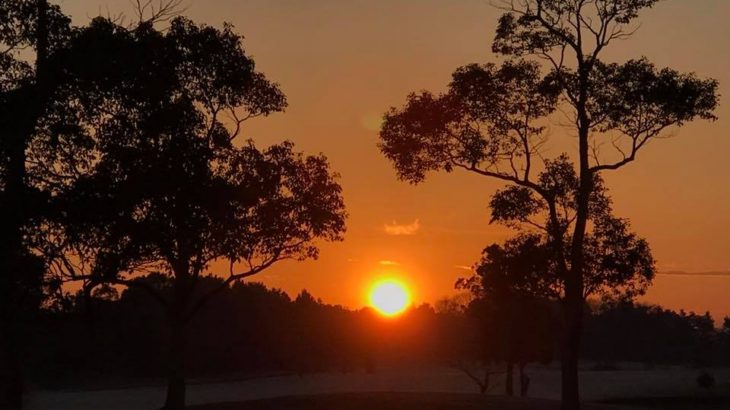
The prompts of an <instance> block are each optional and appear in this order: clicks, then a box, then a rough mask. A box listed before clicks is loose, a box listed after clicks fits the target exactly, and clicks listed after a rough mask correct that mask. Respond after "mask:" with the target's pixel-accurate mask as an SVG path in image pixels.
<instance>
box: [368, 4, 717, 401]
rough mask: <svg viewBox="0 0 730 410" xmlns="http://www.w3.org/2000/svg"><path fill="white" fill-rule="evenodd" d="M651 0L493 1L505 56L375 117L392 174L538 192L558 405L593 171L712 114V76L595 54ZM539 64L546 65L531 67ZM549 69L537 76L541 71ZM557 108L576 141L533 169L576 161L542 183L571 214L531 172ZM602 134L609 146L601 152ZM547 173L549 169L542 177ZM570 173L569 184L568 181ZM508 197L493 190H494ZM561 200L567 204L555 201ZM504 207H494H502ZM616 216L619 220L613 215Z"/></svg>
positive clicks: (526, 198)
mask: <svg viewBox="0 0 730 410" xmlns="http://www.w3.org/2000/svg"><path fill="white" fill-rule="evenodd" d="M654 3H656V0H631V1H624V0H599V1H590V2H587V1H581V0H575V1H573V0H571V1H562V0H561V1H558V0H524V1H504V2H501V3H500V7H502V8H503V9H504V11H505V13H504V14H503V16H502V17H501V18H500V20H499V24H498V27H497V32H496V36H495V39H494V42H493V51H494V52H495V53H498V54H502V55H505V56H507V57H508V58H510V59H509V60H507V61H506V62H505V63H503V64H502V66H499V67H498V66H496V65H491V64H488V65H483V66H479V65H470V66H466V67H462V68H460V69H457V70H456V72H455V73H454V76H453V80H452V82H451V84H450V86H449V90H448V92H447V93H445V94H443V95H433V94H432V93H429V92H423V93H420V94H411V95H410V96H409V97H408V99H407V102H406V104H405V106H404V107H403V108H401V109H396V108H393V109H391V110H390V111H389V112H388V113H386V115H385V122H384V124H383V126H382V129H381V133H380V137H381V141H380V144H379V145H380V149H381V151H382V152H383V154H384V155H385V156H386V157H388V158H389V159H390V160H392V161H393V163H394V165H395V168H396V170H397V172H398V176H399V177H400V178H401V179H404V180H407V181H409V182H411V183H419V182H421V181H423V179H424V178H425V176H426V175H427V173H428V172H431V171H439V170H444V171H447V172H450V171H452V170H453V169H456V168H461V169H465V170H468V171H470V172H474V173H476V174H479V175H483V176H486V177H491V178H496V179H498V180H502V181H505V182H507V183H509V184H510V185H511V186H514V187H517V188H510V190H508V191H507V192H508V193H509V196H510V198H509V201H508V202H509V203H514V204H519V205H528V206H534V205H535V204H534V198H533V197H537V198H539V199H540V200H541V201H544V203H545V205H546V208H545V209H544V212H543V213H544V215H545V216H544V221H545V224H543V225H542V228H545V231H546V234H547V235H548V237H549V241H550V243H551V246H552V248H553V253H554V255H555V264H556V269H557V274H558V277H559V279H560V281H561V282H562V285H561V286H562V288H563V292H564V296H563V298H562V301H563V303H562V304H561V306H562V307H563V321H564V324H565V325H564V329H565V332H564V333H565V334H564V338H563V339H564V341H563V349H562V352H561V358H562V364H563V371H562V374H563V380H562V386H563V391H562V399H563V406H564V408H565V409H570V410H574V409H578V408H579V407H580V403H579V394H578V351H579V347H580V344H581V342H580V338H581V328H582V319H583V311H584V300H585V294H586V286H585V284H586V276H587V275H588V272H590V270H591V267H590V266H589V265H590V261H589V260H588V258H589V257H588V255H590V252H591V249H590V244H589V243H590V232H591V229H590V228H591V225H592V223H591V222H592V217H593V215H592V211H591V208H592V207H594V206H595V204H593V202H594V198H595V192H596V190H597V189H599V190H600V178H599V174H600V173H601V172H603V171H609V170H616V169H619V168H621V167H623V166H625V165H627V164H629V163H630V162H632V161H634V160H635V159H636V157H637V154H638V152H639V151H640V150H642V149H643V148H644V147H645V146H646V145H647V143H648V142H649V141H651V140H653V139H655V138H657V137H658V136H661V135H662V132H663V131H664V130H666V129H668V128H670V127H677V126H681V125H683V124H684V123H686V122H688V121H691V120H694V119H698V118H699V119H709V120H712V119H715V116H714V114H713V112H714V110H715V108H716V106H717V98H718V97H717V82H716V81H715V80H711V79H709V80H706V79H700V78H698V77H697V76H696V75H694V74H683V73H679V72H677V71H675V70H672V69H669V68H663V69H657V68H656V67H654V65H653V64H651V63H649V62H648V61H647V60H645V59H639V60H631V61H628V62H626V63H624V64H614V63H605V62H603V61H601V60H600V57H601V54H602V52H603V51H604V50H605V49H606V47H608V46H609V45H610V44H612V43H613V42H614V41H615V40H619V39H623V38H626V37H629V36H630V35H631V34H633V31H634V30H632V29H631V24H632V23H633V21H634V20H635V19H636V18H637V17H638V14H639V12H640V11H641V10H642V9H645V8H648V7H651V6H653V5H654ZM537 61H541V62H543V63H545V64H543V65H540V64H539V63H538V62H537ZM543 66H547V68H548V70H549V71H548V73H547V74H546V75H543V74H542V72H541V68H543ZM558 107H560V108H561V110H560V112H561V113H564V114H565V115H567V116H568V120H569V121H570V125H568V126H567V127H568V128H569V129H570V130H571V133H572V134H574V135H576V136H577V138H578V144H577V151H576V152H575V153H574V155H571V156H570V157H569V158H570V160H568V157H559V158H557V159H553V160H551V161H547V162H546V163H545V164H544V165H543V167H544V168H550V167H556V166H557V167H558V168H561V169H567V168H566V167H565V166H564V165H565V164H570V163H571V162H572V161H574V162H575V165H574V166H573V165H570V168H571V169H574V171H572V172H573V176H570V178H573V179H574V180H573V181H570V178H562V177H561V178H559V179H558V181H557V183H556V184H555V185H554V186H550V185H549V186H550V187H551V188H555V189H558V190H562V189H568V191H566V192H564V193H563V194H562V195H559V196H561V197H562V198H564V199H567V200H569V201H570V203H571V204H570V208H572V209H574V211H575V213H574V217H573V218H572V219H569V220H570V222H571V223H570V225H569V226H566V225H565V224H564V223H563V222H561V218H560V216H559V214H558V209H557V206H558V205H561V204H558V203H557V202H556V201H555V200H556V198H555V192H553V191H551V190H550V189H546V186H545V185H544V184H541V183H540V177H539V175H538V176H537V179H536V171H537V169H536V168H537V167H538V164H537V163H536V162H537V160H538V159H540V158H542V157H543V154H544V152H542V151H541V147H542V146H543V145H544V143H545V142H546V140H547V139H548V135H547V133H546V127H545V124H546V121H547V120H548V119H549V118H550V117H551V115H550V114H551V113H553V112H554V111H555V110H556V109H557V108H558ZM606 142H610V143H611V146H612V147H613V148H614V149H613V150H610V149H609V150H606V149H605V148H604V149H601V147H602V146H604V145H605V143H606ZM551 174H552V172H548V175H551ZM569 181H570V183H568V182H569ZM504 195H506V194H504V193H503V196H504ZM563 205H565V204H563ZM525 209H526V210H527V215H524V214H522V209H520V208H517V207H515V208H512V211H510V212H507V213H506V214H505V215H506V216H507V217H506V218H505V219H507V220H510V221H515V222H522V223H526V224H530V223H531V222H532V221H530V220H521V219H524V217H526V216H529V215H532V214H534V213H535V212H534V211H535V210H534V209H532V208H529V207H528V208H525ZM504 211H505V210H503V212H504ZM613 221H614V223H619V221H620V220H618V219H614V220H613Z"/></svg>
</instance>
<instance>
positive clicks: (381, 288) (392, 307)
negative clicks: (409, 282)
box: [370, 279, 411, 316]
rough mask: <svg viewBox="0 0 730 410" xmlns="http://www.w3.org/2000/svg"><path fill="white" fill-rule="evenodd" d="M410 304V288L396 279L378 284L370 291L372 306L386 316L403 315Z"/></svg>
mask: <svg viewBox="0 0 730 410" xmlns="http://www.w3.org/2000/svg"><path fill="white" fill-rule="evenodd" d="M410 303H411V295H410V292H409V291H408V288H407V287H406V285H404V284H403V283H401V282H399V281H397V280H394V279H386V280H382V281H379V282H376V283H375V284H374V285H373V287H372V288H371V290H370V305H371V306H372V307H374V308H375V309H376V310H377V311H378V312H380V313H382V314H383V315H385V316H395V315H398V314H399V313H402V312H403V311H404V310H405V309H406V308H407V307H408V305H409V304H410Z"/></svg>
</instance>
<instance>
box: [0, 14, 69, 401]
mask: <svg viewBox="0 0 730 410" xmlns="http://www.w3.org/2000/svg"><path fill="white" fill-rule="evenodd" d="M69 26H70V19H68V18H67V17H66V16H64V15H63V14H62V13H61V12H60V10H59V8H58V7H57V6H50V5H49V4H48V2H47V1H46V0H8V1H3V2H2V4H0V232H2V236H1V237H0V407H3V408H9V409H19V408H21V407H22V403H23V400H22V395H23V389H24V387H23V382H22V379H23V376H22V373H21V363H20V361H19V354H18V346H19V345H20V344H22V342H21V341H20V340H18V339H17V336H18V335H19V334H20V329H21V328H22V326H21V323H22V320H23V318H25V317H27V314H29V313H32V312H33V311H34V310H35V309H37V307H38V306H39V304H40V303H41V302H42V293H43V290H44V289H43V288H44V278H43V274H44V272H45V268H44V260H43V259H42V258H40V257H39V256H38V255H37V254H36V253H34V252H33V250H32V247H33V240H32V238H31V236H32V233H33V232H34V231H35V229H36V228H37V227H38V226H39V224H40V222H39V216H41V215H43V214H44V213H45V211H46V206H45V203H46V201H47V195H46V192H44V191H43V190H42V189H40V188H41V187H39V186H38V185H37V184H35V182H36V181H34V180H33V179H32V176H31V175H30V174H29V172H28V169H27V165H28V152H27V150H28V146H29V145H31V144H32V142H33V141H34V139H35V137H36V135H35V128H36V125H37V123H38V121H39V120H40V119H41V118H42V115H43V112H44V110H45V108H46V106H47V105H48V101H49V98H50V96H51V94H52V93H53V91H54V89H55V88H56V87H57V84H55V83H54V82H53V80H52V78H50V76H49V75H48V73H47V68H46V60H47V58H48V55H49V54H51V53H53V52H54V51H56V50H57V49H59V48H60V47H61V46H62V45H63V43H64V41H65V40H66V39H67V38H68V36H69V34H70V27H69ZM29 55H31V56H32V57H27V56H29ZM33 57H34V59H33Z"/></svg>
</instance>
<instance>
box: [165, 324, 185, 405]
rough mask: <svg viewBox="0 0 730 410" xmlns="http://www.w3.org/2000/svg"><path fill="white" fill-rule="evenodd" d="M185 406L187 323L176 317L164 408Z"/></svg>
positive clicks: (169, 357) (172, 333)
mask: <svg viewBox="0 0 730 410" xmlns="http://www.w3.org/2000/svg"><path fill="white" fill-rule="evenodd" d="M184 408H185V325H184V323H183V321H182V320H178V318H174V319H173V320H172V323H171V324H170V346H169V354H168V370H167V396H166V398H165V406H164V407H163V409H164V410H182V409H184Z"/></svg>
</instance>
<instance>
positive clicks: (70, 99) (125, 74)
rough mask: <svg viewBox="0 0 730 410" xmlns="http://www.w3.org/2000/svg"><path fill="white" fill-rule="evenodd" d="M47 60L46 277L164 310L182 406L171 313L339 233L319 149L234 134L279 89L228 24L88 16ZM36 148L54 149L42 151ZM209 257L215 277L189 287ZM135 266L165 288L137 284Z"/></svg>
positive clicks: (184, 314) (42, 142) (330, 178)
mask: <svg viewBox="0 0 730 410" xmlns="http://www.w3.org/2000/svg"><path fill="white" fill-rule="evenodd" d="M90 60H92V61H90ZM49 65H51V67H52V68H53V69H54V70H55V71H54V74H55V75H57V76H58V77H59V78H62V79H63V81H64V83H65V84H67V86H66V87H65V88H64V89H63V90H60V92H59V93H57V95H56V99H55V101H54V106H53V109H54V111H53V113H54V114H55V115H53V116H49V118H48V119H47V121H46V124H45V126H46V127H47V129H49V130H53V131H55V132H49V133H47V134H45V136H46V138H45V139H39V141H38V142H37V146H36V147H35V148H36V149H35V150H34V152H35V153H36V155H37V162H38V163H43V164H45V166H44V167H43V168H42V169H39V170H38V174H40V175H44V176H45V179H46V180H47V181H52V182H53V184H54V186H56V187H57V188H56V194H55V195H54V200H53V206H54V208H55V209H57V210H58V212H57V213H56V215H54V216H55V218H49V219H48V221H47V225H48V227H47V229H46V232H47V237H48V241H47V243H45V247H44V249H43V251H44V253H45V254H47V255H52V256H53V257H54V259H53V263H52V265H51V268H52V271H53V272H54V274H55V275H57V276H59V277H63V278H66V279H71V280H81V281H83V282H84V288H85V289H86V290H89V289H91V288H94V287H95V286H98V285H101V284H114V285H124V286H128V287H136V288H141V289H143V290H145V291H146V292H148V293H149V294H150V295H151V296H152V297H153V298H154V299H155V300H157V301H158V302H159V303H160V304H161V305H163V306H164V308H165V309H166V318H167V322H168V324H169V344H168V346H169V357H170V360H169V373H168V393H167V399H166V404H165V408H168V409H179V408H182V407H184V400H185V399H184V398H185V381H184V351H185V324H186V323H187V322H189V321H190V319H191V318H192V317H193V316H194V315H195V314H196V312H197V311H198V310H199V309H200V308H201V307H202V306H204V305H205V303H206V302H207V301H208V300H209V299H211V298H213V297H214V296H215V295H217V294H219V293H220V292H222V291H223V290H225V289H227V288H228V287H229V286H230V285H231V284H233V283H234V282H236V281H240V280H242V279H244V278H247V277H250V276H253V275H255V274H257V273H259V272H261V271H263V270H265V269H266V268H268V267H270V266H271V265H273V264H274V263H276V262H278V261H281V260H284V259H297V260H301V259H306V258H315V257H317V253H318V249H317V247H316V245H315V244H314V241H315V240H316V239H324V240H339V239H341V234H342V232H343V231H344V218H345V213H344V204H343V200H342V196H341V188H340V186H339V185H338V184H337V183H336V181H335V177H336V176H335V175H334V174H332V173H331V172H330V170H329V165H328V163H327V160H326V158H325V157H324V156H322V155H319V156H304V155H302V154H300V153H297V152H295V151H294V150H293V145H292V144H291V143H289V142H284V143H282V144H278V145H273V146H271V147H269V148H267V149H263V150H261V149H258V148H257V147H256V146H255V145H254V144H253V142H252V141H244V142H243V143H240V142H238V141H236V139H237V138H238V137H239V136H240V133H241V129H242V125H243V123H244V122H245V121H246V120H247V119H250V118H253V117H259V116H266V115H269V114H270V113H272V112H278V111H281V110H283V108H284V107H285V106H286V100H285V97H284V95H283V94H282V93H281V91H280V90H279V89H278V87H277V86H276V85H275V84H272V83H270V82H269V81H268V80H267V79H266V78H265V77H264V76H263V75H262V74H261V73H259V72H257V71H256V70H255V67H254V62H253V60H252V59H251V58H250V57H249V56H247V55H246V54H245V52H244V50H243V47H242V44H241V37H240V36H239V35H238V34H236V33H235V32H234V31H233V28H232V27H231V26H230V25H224V27H223V28H222V29H216V28H213V27H208V26H199V25H196V24H194V23H193V22H191V21H190V20H187V19H185V18H182V17H177V18H175V19H173V20H171V22H170V27H169V29H167V30H165V31H159V30H157V29H155V27H154V25H153V24H151V23H150V22H147V21H143V22H141V23H140V24H139V25H136V26H134V27H132V28H128V27H123V26H120V25H118V24H116V23H115V22H113V21H111V20H109V19H104V18H97V19H95V20H94V21H92V23H91V24H90V25H89V26H88V27H86V28H85V29H83V30H80V31H79V32H78V33H76V35H75V36H74V37H73V39H72V40H71V41H70V45H69V46H68V47H67V48H66V49H65V50H64V51H63V52H62V53H57V55H55V56H54V58H53V59H52V60H51V61H49ZM79 141H85V144H80V143H79ZM51 144H55V145H58V146H61V147H67V148H68V149H56V150H53V151H49V150H44V149H42V148H43V147H44V146H46V145H51ZM237 144H238V145H237ZM79 146H81V147H82V148H83V149H76V147H79ZM48 164H54V165H55V166H48ZM224 265H228V274H227V276H226V277H225V279H224V280H223V281H222V282H220V283H218V284H217V286H213V287H212V288H207V287H205V288H201V286H202V285H201V278H202V277H203V276H204V275H205V274H206V273H209V272H215V271H216V270H218V269H220V267H222V266H224ZM145 271H153V272H158V273H159V274H161V275H164V276H165V277H167V278H168V279H169V281H170V287H169V288H163V289H160V288H157V287H155V286H152V285H151V284H150V283H149V282H148V281H141V280H138V279H136V275H138V274H139V273H140V272H145ZM201 289H204V291H203V292H201Z"/></svg>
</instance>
